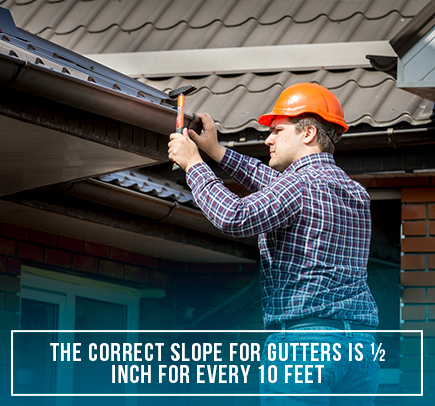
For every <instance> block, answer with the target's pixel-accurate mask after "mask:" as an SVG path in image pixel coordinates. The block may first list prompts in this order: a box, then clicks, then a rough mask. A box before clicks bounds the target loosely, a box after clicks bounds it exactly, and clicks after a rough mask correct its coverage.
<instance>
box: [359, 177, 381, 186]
mask: <svg viewBox="0 0 435 406" xmlns="http://www.w3.org/2000/svg"><path fill="white" fill-rule="evenodd" d="M357 181H358V182H359V183H361V185H363V186H364V187H365V188H369V187H376V186H377V183H376V179H375V178H365V179H357Z"/></svg>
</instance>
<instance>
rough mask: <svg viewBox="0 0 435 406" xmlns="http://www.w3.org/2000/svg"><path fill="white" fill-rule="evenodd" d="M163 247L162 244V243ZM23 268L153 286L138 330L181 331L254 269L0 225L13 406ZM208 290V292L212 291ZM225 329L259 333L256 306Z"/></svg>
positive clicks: (4, 353)
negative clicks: (14, 337) (157, 294)
mask: <svg viewBox="0 0 435 406" xmlns="http://www.w3.org/2000/svg"><path fill="white" fill-rule="evenodd" d="M162 243H164V242H162ZM22 265H28V266H32V267H35V268H41V269H45V270H51V271H56V272H60V273H67V274H72V275H77V276H81V277H87V278H89V279H97V280H100V281H106V282H111V283H114V284H120V285H125V286H130V287H134V288H138V289H143V288H150V287H156V288H160V289H163V290H164V291H165V293H166V296H165V297H164V298H142V299H141V301H140V315H139V329H141V330H151V329H156V330H158V329H183V328H185V326H187V325H189V324H190V323H192V322H194V321H195V318H197V317H199V316H201V315H203V314H204V313H206V312H207V311H209V310H210V309H212V308H213V307H214V306H216V305H217V304H219V303H220V302H221V301H223V300H224V299H226V298H228V297H230V296H231V295H233V294H234V293H236V292H237V291H239V290H240V289H242V288H243V287H245V286H246V285H248V284H249V283H250V282H251V281H252V278H253V273H254V271H255V266H253V265H239V264H223V265H217V264H213V265H212V264H196V263H181V262H173V261H167V260H161V259H157V258H154V257H149V256H146V255H142V254H139V253H134V252H131V251H126V250H122V249H119V248H116V247H111V246H107V245H102V244H97V243H93V242H89V241H83V240H77V239H73V238H69V237H64V236H60V235H54V234H48V233H45V232H41V231H38V230H33V229H30V228H25V227H19V226H15V225H12V224H7V223H0V399H2V402H5V403H2V404H7V401H6V399H8V400H10V402H11V404H15V403H14V401H15V400H16V399H17V398H11V397H10V383H11V382H10V378H11V372H10V365H11V364H10V362H11V353H10V351H11V334H10V331H11V330H14V329H20V274H21V267H22ZM210 287H212V288H210ZM242 316H243V317H240V320H241V323H238V322H237V320H228V328H229V329H231V328H234V329H239V328H249V329H251V328H255V329H261V328H262V323H261V311H260V308H259V307H258V306H257V307H256V308H254V309H252V310H250V311H248V312H246V313H245V314H243V315H242Z"/></svg>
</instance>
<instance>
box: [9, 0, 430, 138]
mask: <svg viewBox="0 0 435 406" xmlns="http://www.w3.org/2000/svg"><path fill="white" fill-rule="evenodd" d="M426 4H427V1H426V0H406V1H399V0H382V1H327V2H320V1H317V0H306V1H283V0H275V1H272V2H271V1H267V0H255V1H253V0H249V1H248V0H227V1H219V2H216V1H212V0H206V1H199V0H198V1H191V0H177V1H167V2H155V1H153V0H144V1H139V2H138V1H135V0H125V1H123V2H113V1H103V0H99V1H98V0H94V1H86V2H41V1H35V2H28V1H27V0H26V1H22V2H20V1H17V2H15V3H14V4H11V5H9V6H8V8H9V9H10V10H11V12H12V15H13V16H14V19H15V21H16V23H17V25H18V26H20V27H21V28H23V29H26V30H29V31H31V32H33V33H35V34H38V35H40V36H41V37H43V38H46V39H49V40H50V41H54V42H55V43H57V44H60V45H62V46H65V47H67V48H69V49H71V50H74V51H76V52H78V53H83V54H92V55H93V56H95V54H108V53H111V54H113V55H110V56H109V59H111V60H112V61H113V63H115V61H119V60H120V59H123V55H125V57H127V54H126V53H128V52H134V53H138V52H144V53H145V54H144V55H145V58H146V57H147V54H146V53H147V52H155V51H158V52H160V53H164V52H169V53H170V52H174V51H175V50H188V49H189V50H201V49H202V50H206V49H207V50H212V49H216V48H218V49H220V48H228V49H234V48H238V47H243V49H250V48H251V47H269V48H273V47H275V46H296V45H298V46H300V45H301V44H302V45H303V44H306V45H308V44H325V43H331V44H336V43H346V42H352V43H355V44H356V43H357V42H361V41H367V42H369V43H370V42H373V43H374V42H375V41H389V40H390V39H391V38H393V37H394V36H395V35H396V34H397V33H398V32H399V31H400V30H401V29H403V27H405V26H406V25H407V24H408V23H409V22H410V21H411V20H412V18H413V17H414V16H415V15H416V14H417V13H418V12H419V11H420V10H421V9H422V8H423V7H424V6H425V5H426ZM6 5H7V4H6ZM252 49H254V48H252ZM150 56H151V54H150ZM257 57H258V58H260V59H261V55H258V56H257ZM199 58H200V59H201V57H200V56H199ZM205 58H206V56H205V55H204V56H203V58H202V59H205ZM318 65H319V66H317V67H313V66H309V64H308V62H307V67H305V70H304V67H303V66H302V67H298V69H297V70H296V69H280V70H279V71H275V72H267V73H264V72H258V71H255V70H252V69H245V72H246V73H238V74H233V75H217V74H214V73H213V72H212V71H210V72H208V73H207V72H203V74H202V75H201V76H196V77H192V76H191V75H188V72H186V73H183V74H182V75H176V76H171V77H169V78H168V77H166V78H156V77H153V78H150V77H146V76H143V77H139V80H140V81H142V82H144V83H146V84H148V85H150V86H151V87H154V88H157V89H160V90H163V91H165V92H167V91H170V90H172V89H174V88H177V87H179V86H183V85H186V84H193V85H195V86H196V87H197V88H198V91H197V92H196V93H194V94H192V95H190V96H189V97H188V98H187V101H186V111H187V112H196V111H208V112H210V113H211V114H212V115H213V117H214V118H215V120H216V121H217V123H218V128H219V130H220V132H221V133H224V134H229V133H234V132H239V131H243V130H244V129H246V128H254V129H255V130H259V131H265V128H264V127H261V126H259V125H258V123H257V122H256V119H257V118H258V117H259V116H260V115H261V114H263V113H264V112H265V111H266V110H268V109H270V108H271V106H272V105H273V103H274V101H275V100H276V98H277V97H278V95H279V93H280V92H281V91H282V90H283V88H285V87H286V86H289V85H291V84H293V83H296V82H301V81H310V82H317V83H321V84H322V85H325V86H326V87H329V88H330V89H331V90H332V91H333V92H334V93H335V94H336V95H337V96H338V98H339V99H340V101H341V102H342V104H343V109H344V111H345V116H346V120H347V121H348V123H349V124H350V126H351V127H352V126H356V125H358V124H363V123H364V124H368V125H370V126H373V127H391V126H394V125H396V124H398V123H402V122H403V123H408V124H410V125H423V124H426V123H428V122H429V121H430V115H431V113H432V107H433V106H432V104H431V103H430V102H428V101H427V100H425V99H422V98H421V97H419V96H416V95H412V94H409V93H407V92H405V91H403V90H398V89H397V88H396V87H395V81H394V79H392V78H391V77H390V76H388V75H387V74H386V73H382V72H375V71H373V69H371V68H361V67H359V66H355V67H352V66H350V67H347V68H346V69H329V70H328V69H323V67H322V65H321V64H320V62H319V63H318ZM369 65H370V64H369V63H368V61H367V66H369ZM109 66H110V63H109ZM308 66H309V67H308ZM154 76H155V75H154Z"/></svg>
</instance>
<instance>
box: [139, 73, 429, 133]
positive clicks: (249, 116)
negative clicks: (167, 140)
mask: <svg viewBox="0 0 435 406" xmlns="http://www.w3.org/2000/svg"><path fill="white" fill-rule="evenodd" d="M143 81H144V82H146V83H147V84H149V85H151V86H154V87H156V88H158V89H161V90H164V91H170V90H171V89H172V88H171V85H175V87H179V86H182V85H186V84H192V85H194V86H196V87H197V88H198V90H197V91H196V92H195V93H192V94H191V95H189V96H188V97H187V98H186V111H189V112H195V111H207V112H209V113H210V114H211V115H212V116H213V117H214V119H215V120H216V122H217V124H218V128H219V131H221V132H222V133H224V134H225V133H231V132H235V131H240V130H242V129H244V128H247V127H251V128H255V129H258V130H262V131H264V130H265V128H264V127H262V126H260V125H259V124H258V123H257V121H256V120H257V118H258V117H259V116H260V115H261V114H264V113H265V112H267V111H270V110H271V109H272V107H273V105H274V104H275V102H276V100H277V98H278V97H279V95H280V93H281V92H282V90H283V89H284V88H285V87H287V86H290V85H292V84H294V83H298V82H317V83H320V84H322V85H324V86H326V87H328V88H329V89H331V90H332V91H333V92H334V93H335V94H336V96H337V97H338V98H339V100H340V102H341V103H342V105H343V110H344V113H345V118H346V121H347V122H348V124H349V125H351V126H352V125H357V124H361V123H367V124H370V125H372V126H374V127H384V126H391V125H394V124H397V123H399V122H402V121H403V122H407V123H410V124H413V125H419V124H425V123H428V122H429V121H430V116H431V114H432V108H433V103H432V102H430V101H428V100H425V99H422V98H420V97H418V96H415V95H412V94H410V93H408V92H405V91H404V90H401V89H398V88H397V87H396V84H395V80H394V79H393V78H392V77H391V76H389V75H387V74H386V73H383V72H378V71H372V70H366V69H353V70H349V71H346V72H329V71H326V70H319V71H316V72H309V73H292V72H282V73H280V74H273V75H256V74H253V73H247V74H245V75H237V76H233V77H220V76H217V75H213V76H208V77H204V78H196V79H192V78H184V79H183V78H180V77H178V78H171V79H168V80H164V81H157V80H152V79H146V80H145V79H144V80H143Z"/></svg>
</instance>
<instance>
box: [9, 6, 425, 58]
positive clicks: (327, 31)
mask: <svg viewBox="0 0 435 406" xmlns="http://www.w3.org/2000/svg"><path fill="white" fill-rule="evenodd" d="M426 3H427V1H426V0H407V1H400V0H382V1H318V0H306V1H288V0H275V1H269V0H226V1H214V0H206V1H203V0H193V1H192V0H177V1H171V0H163V1H155V0H123V1H122V2H120V1H110V0H94V1H73V0H71V1H64V2H58V1H52V2H49V1H44V0H36V1H28V0H21V1H15V2H11V1H6V2H4V3H3V4H2V6H3V7H6V8H9V9H10V10H11V12H12V15H13V16H14V19H15V22H16V24H17V26H19V27H21V28H23V29H25V30H27V31H30V32H32V33H36V34H39V35H41V36H42V37H44V38H46V39H49V40H50V41H53V42H55V43H57V44H60V45H62V46H65V47H67V48H69V49H71V50H74V51H76V52H79V53H83V54H90V53H106V52H138V51H160V50H170V49H202V48H222V47H241V46H265V45H284V44H286V45H287V44H310V43H327V42H353V41H374V40H389V39H391V38H392V37H393V36H394V35H395V34H396V33H397V32H398V31H399V30H400V29H401V28H402V27H404V26H405V25H406V24H407V22H408V21H410V19H411V18H412V17H414V16H415V15H416V14H417V13H418V12H419V11H420V10H421V9H422V8H423V7H424V6H425V4H426Z"/></svg>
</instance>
